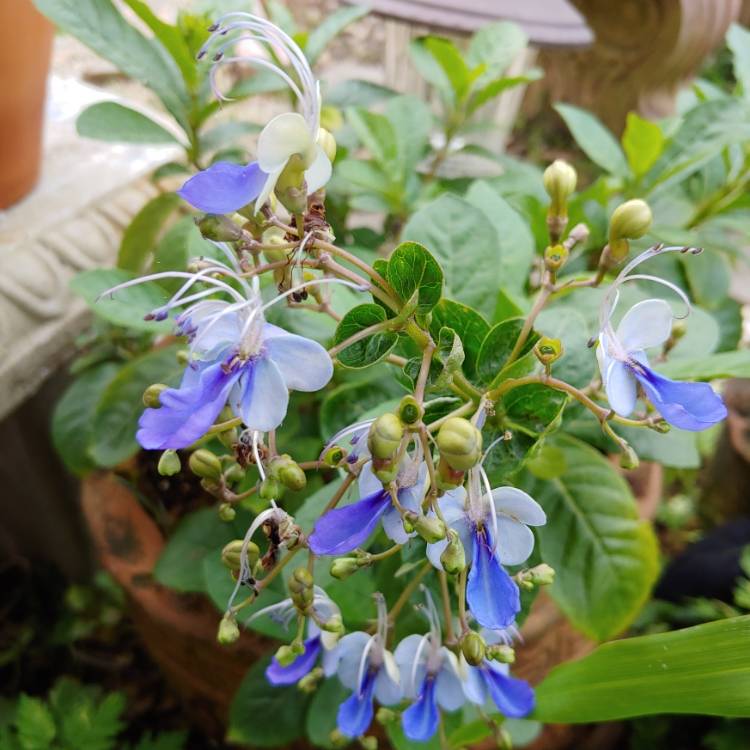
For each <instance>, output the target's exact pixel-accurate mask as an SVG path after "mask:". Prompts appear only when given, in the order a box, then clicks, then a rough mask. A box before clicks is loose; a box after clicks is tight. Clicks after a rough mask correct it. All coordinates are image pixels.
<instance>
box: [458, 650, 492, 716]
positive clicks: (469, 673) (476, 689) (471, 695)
mask: <svg viewBox="0 0 750 750" xmlns="http://www.w3.org/2000/svg"><path fill="white" fill-rule="evenodd" d="M460 658H461V660H462V661H463V658H464V657H463V656H461V657H460ZM461 666H462V667H463V668H464V669H465V670H466V671H465V675H466V676H465V678H464V680H463V687H464V694H465V695H466V697H467V699H468V700H470V701H471V702H472V703H476V704H477V705H478V706H483V705H484V702H485V701H486V700H487V686H486V685H485V684H484V680H483V679H482V675H481V674H480V673H479V670H478V669H477V668H476V667H470V666H468V664H466V662H465V661H463V664H462V665H461ZM461 671H463V669H462V670H461Z"/></svg>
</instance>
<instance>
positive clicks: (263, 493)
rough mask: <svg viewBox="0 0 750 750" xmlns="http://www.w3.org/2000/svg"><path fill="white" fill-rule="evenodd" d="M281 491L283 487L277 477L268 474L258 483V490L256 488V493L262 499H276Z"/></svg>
mask: <svg viewBox="0 0 750 750" xmlns="http://www.w3.org/2000/svg"><path fill="white" fill-rule="evenodd" d="M282 493H283V489H282V487H281V484H280V482H279V481H278V479H275V478H274V477H270V476H268V477H266V478H265V479H264V480H263V481H262V482H261V483H260V490H258V494H259V495H260V497H261V499H263V500H278V499H279V498H280V497H281V495H282Z"/></svg>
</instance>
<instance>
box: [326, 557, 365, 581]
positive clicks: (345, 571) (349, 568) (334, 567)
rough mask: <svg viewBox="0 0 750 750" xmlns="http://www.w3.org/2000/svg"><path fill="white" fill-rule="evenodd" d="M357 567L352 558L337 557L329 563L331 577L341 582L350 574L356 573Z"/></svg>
mask: <svg viewBox="0 0 750 750" xmlns="http://www.w3.org/2000/svg"><path fill="white" fill-rule="evenodd" d="M359 567H360V566H359V562H358V561H357V559H356V558H354V557H337V558H336V559H335V560H334V561H333V562H332V563H331V575H332V576H333V577H334V578H338V579H339V580H340V581H343V580H344V579H345V578H348V577H349V576H350V575H352V573H356V572H357V571H358V570H359Z"/></svg>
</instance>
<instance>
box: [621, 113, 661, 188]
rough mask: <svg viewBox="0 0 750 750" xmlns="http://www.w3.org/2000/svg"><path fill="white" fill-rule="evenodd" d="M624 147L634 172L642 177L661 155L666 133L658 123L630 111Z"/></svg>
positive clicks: (623, 136)
mask: <svg viewBox="0 0 750 750" xmlns="http://www.w3.org/2000/svg"><path fill="white" fill-rule="evenodd" d="M622 147H623V149H625V154H626V155H627V157H628V164H630V168H631V169H632V170H633V174H634V175H635V176H636V177H640V176H641V175H643V174H646V172H648V170H649V169H651V167H652V166H653V165H654V163H655V162H656V160H657V159H658V158H659V156H660V155H661V152H662V149H663V148H664V135H663V134H662V132H661V128H660V127H659V126H658V125H657V124H656V123H654V122H650V121H649V120H644V119H643V118H642V117H640V116H639V115H638V114H636V113H635V112H628V119H627V123H626V125H625V132H624V133H623V135H622Z"/></svg>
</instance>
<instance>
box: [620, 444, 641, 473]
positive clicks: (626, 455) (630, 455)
mask: <svg viewBox="0 0 750 750" xmlns="http://www.w3.org/2000/svg"><path fill="white" fill-rule="evenodd" d="M640 463H641V460H640V459H639V458H638V454H637V453H636V452H635V451H634V450H633V447H632V446H630V445H627V444H625V445H624V446H623V449H622V453H621V454H620V466H621V467H622V468H623V469H637V468H638V467H639V466H640Z"/></svg>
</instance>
